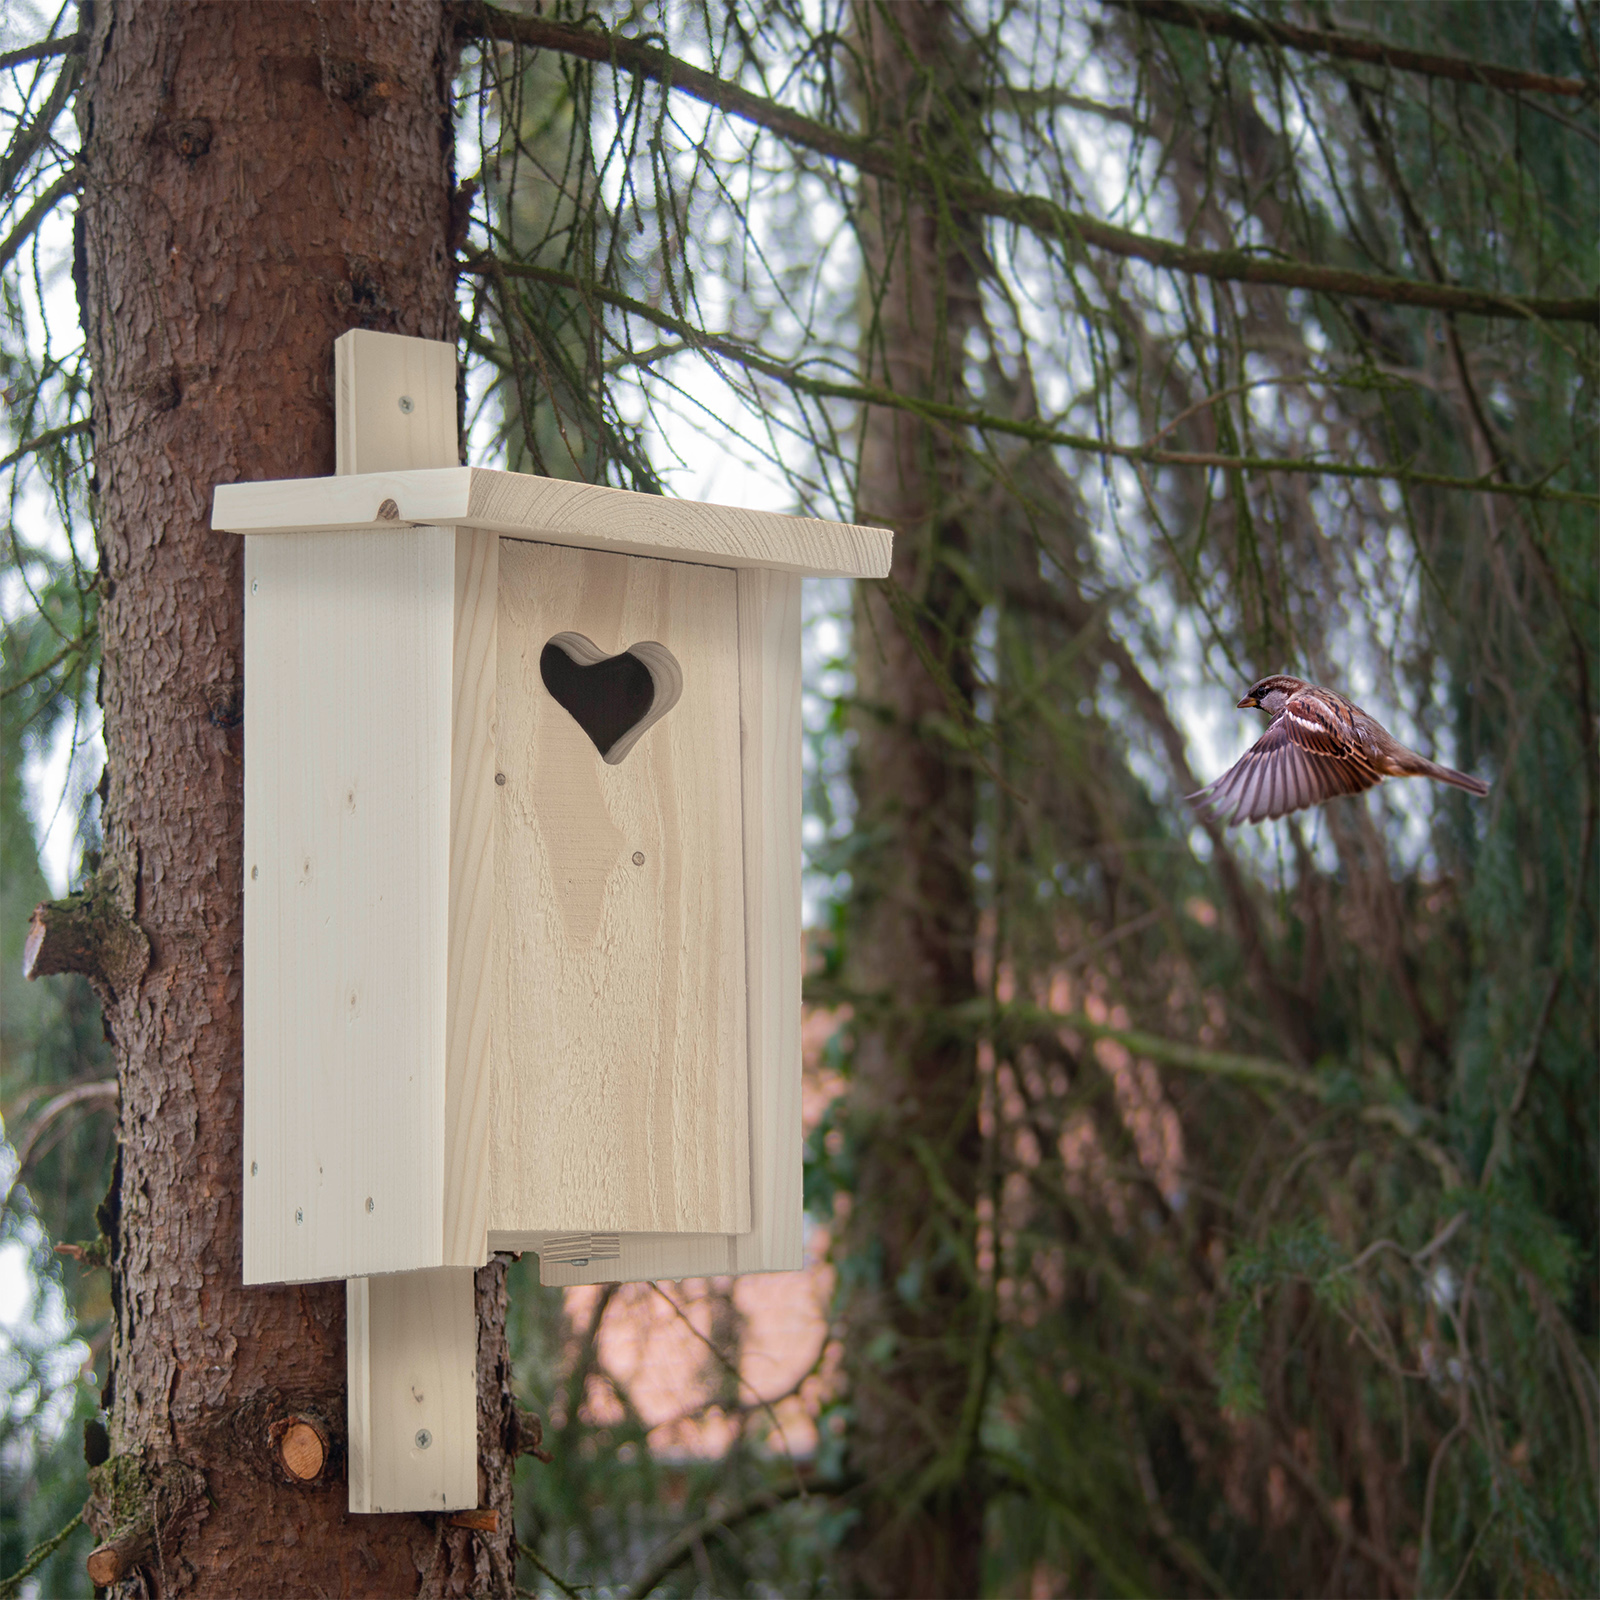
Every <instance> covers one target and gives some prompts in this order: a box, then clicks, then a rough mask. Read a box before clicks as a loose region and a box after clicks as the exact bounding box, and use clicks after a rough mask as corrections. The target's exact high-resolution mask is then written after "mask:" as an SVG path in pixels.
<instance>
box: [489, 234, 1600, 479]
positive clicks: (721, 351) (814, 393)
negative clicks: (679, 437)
mask: <svg viewBox="0 0 1600 1600" xmlns="http://www.w3.org/2000/svg"><path fill="white" fill-rule="evenodd" d="M461 270H462V271H463V272H470V273H474V274H482V275H485V276H488V275H490V274H492V273H494V272H500V273H503V274H504V275H505V276H507V277H511V278H527V279H530V280H531V281H533V282H536V283H547V284H550V285H551V286H552V287H554V288H558V289H570V290H573V291H574V292H576V293H578V294H582V295H586V296H588V297H589V298H591V299H593V300H597V301H600V302H601V303H602V304H604V305H609V306H615V307H616V308H617V309H618V310H619V311H625V312H627V313H628V314H629V315H630V316H636V317H640V318H642V319H644V320H645V321H647V322H651V323H653V324H654V325H655V326H656V327H658V328H663V329H666V330H667V331H668V332H671V333H675V334H678V335H679V336H680V337H681V338H683V339H684V341H685V342H686V343H688V344H691V345H693V346H695V347H696V348H698V349H702V350H709V351H712V352H713V353H715V354H717V355H720V356H725V357H727V358H728V359H729V360H731V361H736V362H737V363H738V364H739V365H740V366H742V367H745V368H747V369H748V370H750V371H751V372H759V373H761V374H762V375H763V376H764V377H769V378H774V379H776V380H777V381H778V382H780V383H782V384H784V385H786V386H787V387H789V388H791V389H793V390H795V391H796V392H798V393H801V394H806V395H810V396H811V397H813V398H814V399H820V400H847V401H850V402H853V403H854V404H857V405H872V406H887V407H890V408H892V409H895V410H899V411H907V412H911V413H913V414H914V415H917V416H920V417H922V418H924V419H925V420H927V421H930V422H939V423H944V424H946V425H948V426H951V427H957V428H972V429H976V430H977V431H978V432H980V433H997V434H1005V435H1009V436H1011V437H1013V438H1018V439H1026V440H1027V441H1028V442H1029V443H1030V444H1040V445H1057V446H1060V447H1061V448H1063V449H1066V450H1081V451H1084V452H1085V453H1087V454H1090V455H1100V456H1113V457H1116V458H1117V459H1119V460H1123V461H1136V462H1139V463H1141V464H1143V465H1146V466H1155V467H1200V468H1205V469H1208V470H1210V469H1216V470H1226V471H1248V472H1282V473H1294V474H1300V475H1303V476H1310V477H1328V478H1355V479H1367V480H1371V481H1375V482H1380V483H1404V484H1413V485H1418V486H1425V487H1428V488H1435V489H1462V490H1466V491H1468V492H1469V493H1474V494H1495V495H1504V496H1508V497H1510V498H1513V499H1520V500H1547V501H1551V502H1554V503H1556V504H1562V505H1579V506H1587V507H1592V508H1600V495H1595V494H1587V493H1584V492H1582V491H1580V490H1575V489H1553V488H1550V487H1548V486H1547V485H1546V484H1545V483H1543V482H1540V483H1516V482H1511V481H1508V480H1506V479H1504V478H1494V477H1487V476H1486V477H1481V478H1461V477H1452V476H1451V475H1450V474H1448V473H1441V472H1424V471H1421V470H1419V469H1417V468H1415V467H1410V466H1404V465H1396V466H1369V465H1366V464H1365V463H1362V462H1354V461H1318V460H1314V459H1312V458H1310V457H1305V456H1230V455H1222V454H1217V453H1215V452H1212V451H1201V450H1161V449H1157V448H1155V447H1153V446H1150V445H1145V444H1118V443H1117V442H1116V441H1115V440H1111V439H1097V438H1095V437H1093V435H1091V434H1085V433H1069V432H1067V431H1066V430H1064V429H1061V428H1052V427H1051V426H1050V425H1049V424H1048V423H1043V422H1036V421H1031V420H1029V419H1028V418H1017V417H1006V416H1001V415H1000V414H999V413H997V412H992V411H979V410H975V409H972V408H969V407H964V406H955V405H946V404H944V403H942V402H939V401H933V400H924V399H921V398H919V397H917V396H915V395H909V394H900V393H897V392H896V391H895V390H892V389H886V388H883V387H882V386H881V385H877V384H869V383H842V382H837V381H834V380H831V379H826V378H816V377H813V376H811V375H810V374H809V373H806V372H803V371H801V370H800V369H798V368H797V367H794V366H792V365H790V364H788V363H786V362H782V361H778V360H775V359H774V358H773V357H771V356H767V355H763V354H762V353H761V352H760V351H758V350H754V349H752V348H751V347H750V346H749V345H748V344H746V343H744V342H743V341H742V340H739V339H734V338H730V337H728V336H727V335H725V334H717V333H708V332H706V331H705V330H704V329H701V328H697V327H696V326H695V325H694V324H693V323H691V322H687V321H685V320H684V319H683V318H681V317H675V316H673V315H672V314H671V313H670V312H666V311H662V310H661V309H659V308H658V307H656V306H651V305H647V304H646V303H645V302H644V301H642V300H635V299H632V298H631V297H630V296H628V295H624V294H619V293H617V292H616V291H615V290H612V289H607V288H605V287H604V286H602V285H600V284H597V283H592V282H587V281H584V280H582V279H579V278H575V277H573V276H571V275H570V274H569V273H565V272H556V271H554V270H553V269H551V268H548V267H534V266H527V265H524V264H523V263H521V262H517V261H503V260H499V259H496V258H488V257H484V256H475V257H472V258H471V259H468V260H466V261H463V262H462V263H461Z"/></svg>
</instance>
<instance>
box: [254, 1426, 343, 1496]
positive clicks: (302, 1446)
mask: <svg viewBox="0 0 1600 1600" xmlns="http://www.w3.org/2000/svg"><path fill="white" fill-rule="evenodd" d="M267 1437H268V1439H269V1440H270V1442H271V1444H272V1452H273V1456H274V1457H275V1459H276V1460H277V1463H278V1465H279V1467H280V1468H282V1470H283V1473H284V1475H285V1476H286V1477H287V1478H288V1479H289V1481H290V1482H291V1483H299V1484H312V1483H316V1482H317V1481H318V1480H319V1479H320V1478H321V1477H322V1475H323V1473H324V1471H325V1470H326V1469H327V1465H328V1456H329V1454H330V1451H329V1447H328V1429H327V1426H326V1424H324V1423H323V1421H322V1419H321V1418H320V1417H314V1416H310V1415H308V1414H306V1413H304V1412H300V1413H297V1414H295V1415H293V1416H287V1417H279V1418H277V1419H276V1420H275V1421H274V1422H273V1423H272V1424H271V1426H270V1427H269V1428H268V1430H267Z"/></svg>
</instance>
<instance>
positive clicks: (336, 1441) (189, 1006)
mask: <svg viewBox="0 0 1600 1600" xmlns="http://www.w3.org/2000/svg"><path fill="white" fill-rule="evenodd" d="M84 13H85V27H86V28H88V29H89V30H90V31H91V34H92V39H91V44H90V49H89V54H88V60H87V66H86V76H85V81H84V86H83V90H82V95H81V98H80V120H81V126H82V130H83V135H84V162H85V167H86V171H87V176H86V179H85V182H84V190H83V196H84V197H83V203H82V213H81V218H80V222H81V232H80V234H79V245H80V254H79V259H78V264H77V265H78V278H79V287H80V294H81V295H82V297H83V305H84V318H85V325H86V328H87V330H88V336H89V348H90V353H91V356H92V359H93V367H94V391H93V402H94V404H93V410H94V426H95V439H96V457H95V473H96V482H95V484H94V485H93V486H92V487H93V488H94V489H95V490H96V491H97V493H98V497H99V535H100V541H101V582H102V584H103V585H104V595H105V601H104V605H103V608H102V610H101V613H100V626H101V635H102V640H103V650H104V664H103V667H102V676H101V697H102V703H103V706H104V711H105V740H106V749H107V762H108V769H109V787H108V788H107V789H106V790H105V791H104V792H105V796H106V799H105V817H104V825H105V840H106V867H105V869H104V870H103V871H102V873H101V878H100V881H101V882H102V883H103V884H105V885H110V886H112V887H113V888H114V889H115V891H116V893H117V894H118V895H119V897H120V898H119V904H120V908H121V911H122V913H123V914H124V915H125V916H127V917H129V918H131V919H132V920H133V922H134V923H136V924H137V926H138V928H139V929H141V930H142V931H143V935H144V937H145V938H146V939H147V940H148V945H149V959H148V966H147V967H145V969H144V970H143V972H142V974H141V973H140V972H139V970H138V965H135V966H134V967H132V968H128V969H124V970H122V971H119V973H118V974H117V975H116V976H115V977H108V979H107V980H106V981H103V982H102V991H103V993H104V994H105V997H106V1018H107V1023H108V1026H109V1027H110V1029H111V1031H112V1033H113V1034H114V1038H115V1046H116V1053H117V1061H118V1073H119V1077H120V1079H121V1086H122V1113H121V1127H120V1140H121V1150H120V1156H119V1161H118V1170H117V1176H116V1178H115V1179H114V1180H113V1185H112V1191H111V1194H110V1195H109V1196H108V1198H107V1204H106V1206H105V1207H104V1208H103V1212H102V1218H103V1225H104V1227H105V1231H106V1232H107V1234H108V1236H109V1237H110V1239H111V1245H112V1256H111V1259H112V1294H113V1307H114V1330H113V1339H112V1346H111V1376H110V1380H109V1382H108V1385H107V1392H106V1397H105V1398H106V1404H107V1406H108V1409H109V1411H110V1433H111V1441H112V1452H113V1454H112V1458H111V1460H110V1461H108V1462H107V1463H106V1464H105V1465H104V1466H102V1467H99V1468H96V1469H95V1472H94V1474H93V1476H94V1479H95V1485H96V1492H95V1495H94V1498H93V1499H92V1501H91V1524H92V1526H93V1527H94V1529H95V1531H96V1533H97V1535H98V1536H99V1537H100V1539H101V1540H102V1541H103V1545H102V1548H103V1549H104V1548H105V1547H107V1546H112V1547H114V1548H115V1551H116V1552H117V1553H116V1554H114V1555H110V1556H107V1557H106V1559H105V1561H103V1562H102V1567H101V1570H102V1571H112V1572H113V1574H114V1577H115V1581H116V1585H117V1591H118V1592H119V1593H124V1594H139V1593H149V1594H159V1595H166V1594H178V1593H184V1592H189V1593H198V1594H212V1595H236V1594H250V1595H278V1594H282V1595H295V1596H303V1595H311V1594H370V1595H385V1596H393V1595H411V1594H425V1595H446V1594H463V1593H467V1592H473V1593H493V1592H500V1593H510V1579H509V1573H510V1572H511V1570H512V1568H511V1559H510V1552H511V1549H512V1543H511V1538H512V1535H511V1515H510V1509H511V1507H510V1460H509V1458H508V1456H507V1452H506V1448H505V1442H506V1440H507V1438H508V1437H509V1436H510V1435H509V1433H508V1426H507V1424H508V1415H511V1414H510V1413H509V1407H510V1397H509V1394H508V1393H507V1392H506V1388H505V1382H506V1360H505V1332H504V1317H505V1295H504V1286H503V1282H502V1281H501V1280H502V1272H501V1269H500V1268H499V1267H497V1266H491V1267H489V1268H487V1269H485V1271H484V1272H483V1273H482V1274H480V1283H479V1295H478V1303H479V1307H480V1310H481V1311H482V1312H483V1313H484V1322H483V1328H482V1333H481V1335H480V1339H481V1351H480V1355H481V1359H480V1362H479V1370H480V1374H481V1375H482V1376H483V1377H484V1378H486V1379H487V1380H488V1381H487V1382H485V1383H484V1384H483V1385H482V1390H483V1392H481V1393H480V1400H479V1405H480V1421H481V1424H482V1426H481V1429H480V1433H481V1444H482V1447H483V1455H482V1458H481V1479H480V1481H481V1485H482V1496H481V1504H483V1505H485V1506H493V1507H496V1508H498V1509H499V1511H500V1519H499V1530H498V1532H497V1533H495V1534H484V1533H477V1532H472V1531H469V1530H466V1529H457V1528H450V1527H447V1526H445V1525H444V1523H443V1520H442V1519H441V1518H440V1517H438V1516H434V1515H428V1516H422V1515H418V1516H384V1517H351V1516H350V1515H349V1514H348V1512H347V1511H346V1509H345V1507H346V1486H345V1479H344V1472H343V1449H342V1446H343V1442H344V1429H345V1351H344V1335H343V1330H342V1324H343V1320H344V1319H343V1308H344V1288H343V1285H342V1284H337V1283H334V1284H317V1285H312V1286H306V1287H299V1288H264V1289H263V1288H252V1289H246V1288H245V1287H244V1286H243V1283H242V1281H241V1273H240V1191H241V1182H242V1175H241V1171H240V1134H241V1128H240V1087H241V1084H240V1073H241V1054H242V1050H241V1024H242V1015H241V971H242V969H241V928H242V916H241V911H242V907H241V887H242V885H241V869H240V863H241V850H242V833H241V820H242V793H243V789H242V774H241V749H242V739H241V726H240V720H241V714H242V695H243V693H244V692H245V691H246V686H245V685H244V684H243V683H242V682H241V671H242V665H241V663H242V655H243V623H244V609H243V594H242V588H241V558H242V546H241V541H240V540H239V539H237V538H235V537H233V536H231V535H228V534H216V533H212V532H211V531H210V526H209V523H210V505H211V490H212V486H213V485H214V484H217V483H220V482H228V481H230V480H235V479H249V478H291V477H299V476H307V475H313V474H328V473H331V472H332V471H333V468H334V420H333V395H332V387H331V377H332V363H333V341H334V339H335V338H336V337H337V336H338V335H339V334H340V333H341V332H343V331H344V330H345V329H347V328H350V327H354V326H362V327H372V328H380V329H385V330H389V331H393V332H398V333H406V334H413V335H417V336H420V337H425V338H431V339H440V338H443V339H450V338H453V337H454V331H455V303H454V293H453V288H454V286H453V281H452V275H451V262H450V259H449V253H448V249H447V245H446V238H447V228H448V223H449V202H450V169H451V151H452V128H451V120H450V101H449V83H450V70H451V61H450V50H451V46H450V38H449V33H448V30H447V27H446V22H445V16H444V12H443V8H442V6H441V5H440V4H439V3H438V0H389V3H385V4H382V5H377V4H372V5H366V4H339V5H323V6H317V5H314V4H271V5H265V4H259V3H258V4H249V5H244V4H233V3H220V4H206V3H202V4H185V3H182V0H98V3H97V4H95V5H94V6H93V8H92V10H91V8H90V6H89V5H88V4H87V3H86V4H85V6H84ZM497 1386H498V1392H497ZM295 1418H305V1419H308V1424H307V1425H308V1426H309V1427H310V1428H311V1429H312V1430H313V1431H314V1430H315V1429H316V1428H319V1427H320V1428H321V1429H323V1430H324V1432H325V1433H326V1436H327V1439H328V1444H329V1451H328V1457H327V1462H326V1465H325V1467H323V1469H322V1470H321V1471H320V1473H317V1474H314V1476H313V1481H311V1482H310V1483H299V1482H296V1481H295V1478H294V1476H293V1473H292V1472H290V1471H286V1470H285V1465H284V1462H283V1461H282V1460H281V1459H280V1457H279V1455H278V1454H277V1453H276V1452H275V1450H274V1447H273V1441H274V1440H281V1439H282V1438H284V1437H286V1430H287V1429H291V1428H292V1427H293V1419H295ZM275 1424H276V1425H277V1426H276V1427H274V1425H275ZM302 1455H303V1457H304V1459H303V1461H302V1467H304V1463H305V1462H308V1461H309V1460H310V1455H309V1454H306V1453H302ZM297 1460H301V1458H300V1457H297ZM142 1525H148V1526H149V1527H150V1530H151V1531H150V1537H149V1538H148V1539H143V1538H141V1537H140V1528H141V1526H142ZM98 1553H99V1552H97V1554H98ZM107 1563H110V1565H109V1566H108V1565H107Z"/></svg>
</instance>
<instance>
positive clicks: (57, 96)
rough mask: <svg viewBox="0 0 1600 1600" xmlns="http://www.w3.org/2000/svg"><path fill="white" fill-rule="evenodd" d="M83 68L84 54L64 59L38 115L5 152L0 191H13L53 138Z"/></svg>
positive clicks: (0, 166) (1, 158)
mask: <svg viewBox="0 0 1600 1600" xmlns="http://www.w3.org/2000/svg"><path fill="white" fill-rule="evenodd" d="M82 71H83V60H82V58H81V57H74V58H72V59H69V60H67V61H63V62H62V64H61V70H60V72H58V73H57V74H56V81H55V82H54V83H53V84H52V85H51V86H50V93H49V95H48V96H46V98H45V103H44V105H43V106H41V107H40V109H39V113H38V115H37V116H35V117H34V119H33V121H32V122H30V123H28V125H27V126H26V127H24V128H19V129H18V131H17V133H16V134H15V136H14V137H13V138H12V140H11V143H10V145H9V147H8V148H7V150H6V153H5V155H4V156H0V194H10V193H11V187H12V185H13V184H14V183H15V182H16V181H17V178H18V177H19V176H20V175H21V173H22V170H23V168H25V167H26V166H27V164H28V163H29V162H30V161H32V160H33V158H34V156H35V155H37V154H38V152H39V149H40V147H41V146H42V145H43V144H44V142H45V140H46V139H48V138H49V137H50V133H51V130H52V129H53V128H54V127H55V125H56V120H57V118H59V117H60V115H61V113H62V112H63V111H65V110H66V108H67V102H68V101H69V100H70V99H71V98H72V94H73V91H74V90H75V89H76V88H77V87H78V78H79V76H80V74H81V73H82Z"/></svg>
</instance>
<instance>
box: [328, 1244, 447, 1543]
mask: <svg viewBox="0 0 1600 1600" xmlns="http://www.w3.org/2000/svg"><path fill="white" fill-rule="evenodd" d="M345 1293H346V1298H345V1305H346V1327H347V1330H348V1338H347V1343H346V1349H347V1364H348V1378H349V1397H350V1509H351V1511H353V1512H381V1511H420V1510H431V1511H460V1510H463V1509H465V1508H467V1507H471V1506H476V1505H477V1503H478V1429H477V1384H478V1367H477V1354H478V1320H477V1312H476V1307H475V1303H474V1299H473V1288H472V1270H471V1268H468V1267H439V1268H436V1269H434V1270H433V1271H431V1272H398V1273H393V1274H391V1275H389V1276H386V1277H381V1278H352V1279H351V1280H350V1281H349V1283H348V1284H347V1285H346V1292H345Z"/></svg>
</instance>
